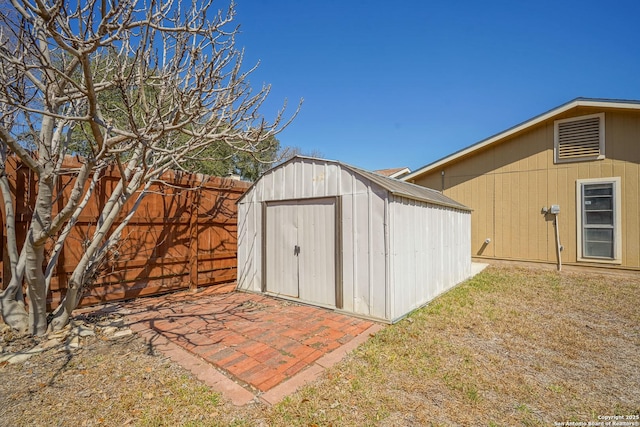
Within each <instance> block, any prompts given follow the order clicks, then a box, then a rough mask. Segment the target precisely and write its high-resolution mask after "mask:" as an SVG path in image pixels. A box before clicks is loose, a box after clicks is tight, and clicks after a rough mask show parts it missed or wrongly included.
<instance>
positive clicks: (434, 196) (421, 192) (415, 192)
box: [237, 156, 471, 211]
mask: <svg viewBox="0 0 640 427" xmlns="http://www.w3.org/2000/svg"><path fill="white" fill-rule="evenodd" d="M299 160H309V161H313V162H319V163H330V164H334V165H339V166H341V167H343V168H345V169H347V170H349V171H351V172H353V173H355V174H356V175H360V176H361V177H363V178H365V179H368V180H369V181H372V182H374V183H376V184H377V185H379V186H380V187H382V188H384V189H385V190H387V191H389V192H390V193H391V194H393V195H395V196H400V197H405V198H408V199H412V200H417V201H421V202H426V203H432V204H434V205H440V206H446V207H450V208H455V209H460V210H464V211H471V209H470V208H469V207H467V206H465V205H463V204H462V203H458V202H456V201H455V200H453V199H451V198H449V197H447V196H445V195H444V194H442V193H440V192H439V191H436V190H432V189H431V188H427V187H422V186H420V185H415V184H411V183H409V182H404V181H400V180H398V179H396V178H389V177H386V176H383V175H379V174H377V173H374V172H370V171H367V170H364V169H360V168H357V167H355V166H351V165H348V164H346V163H342V162H338V161H335V160H326V159H318V158H314V157H307V156H295V157H292V158H291V159H289V160H287V161H286V162H284V163H282V164H280V165H278V166H275V167H274V168H271V169H269V170H268V171H267V172H265V174H266V173H269V172H270V171H273V170H275V169H279V168H282V167H284V166H286V165H288V164H289V163H293V162H295V161H299ZM259 179H262V177H261V178H259ZM259 179H258V180H259ZM256 182H257V181H256ZM255 185H256V183H254V184H253V185H252V186H251V187H249V189H248V190H247V192H246V193H245V194H243V195H242V197H240V198H239V199H238V201H237V203H240V202H241V201H242V199H244V197H245V195H246V194H247V193H249V192H250V191H251V189H252V188H253V187H254V186H255Z"/></svg>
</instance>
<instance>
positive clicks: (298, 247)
mask: <svg viewBox="0 0 640 427" xmlns="http://www.w3.org/2000/svg"><path fill="white" fill-rule="evenodd" d="M293 254H294V255H299V254H300V246H298V245H295V247H294V248H293Z"/></svg>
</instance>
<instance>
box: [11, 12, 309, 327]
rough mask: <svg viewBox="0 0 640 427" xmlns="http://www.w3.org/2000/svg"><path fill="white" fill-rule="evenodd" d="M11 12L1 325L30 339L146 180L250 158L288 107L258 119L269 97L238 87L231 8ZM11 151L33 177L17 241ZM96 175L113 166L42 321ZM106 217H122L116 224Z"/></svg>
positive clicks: (73, 295)
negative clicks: (6, 278)
mask: <svg viewBox="0 0 640 427" xmlns="http://www.w3.org/2000/svg"><path fill="white" fill-rule="evenodd" d="M10 4H11V6H12V7H9V8H4V7H3V8H0V31H1V33H0V41H2V42H3V43H2V47H0V79H1V80H2V85H1V88H0V175H1V176H0V194H1V195H2V199H3V203H4V211H5V224H4V226H5V228H6V230H5V231H6V236H7V252H8V255H9V256H8V258H9V261H10V271H11V280H10V282H9V284H8V285H7V287H6V288H5V290H4V291H3V292H2V294H0V304H1V310H2V316H3V319H4V320H5V322H7V323H8V324H9V325H10V326H12V327H14V328H16V329H19V330H25V331H26V330H27V329H28V331H29V332H30V333H32V334H38V335H41V334H44V333H46V332H47V330H57V329H60V328H62V327H63V326H64V325H66V323H67V322H68V320H69V317H70V315H71V313H72V311H73V310H74V309H75V308H76V306H77V305H78V302H79V300H80V298H81V296H82V289H83V287H84V286H86V284H87V283H89V282H90V280H91V278H92V276H93V275H94V274H95V272H96V271H97V269H98V268H99V266H100V263H101V262H102V260H103V259H104V257H105V254H106V253H107V252H108V251H109V248H111V247H113V245H115V244H116V243H117V242H118V240H119V239H120V238H121V232H122V230H123V228H124V227H125V226H126V224H127V222H128V221H129V219H130V218H131V217H132V215H133V213H134V212H135V209H136V208H137V207H138V206H139V204H140V201H141V199H142V198H143V197H144V196H145V194H146V191H147V190H148V189H149V186H150V184H151V183H152V182H154V181H155V180H158V179H160V177H161V175H162V174H163V173H164V172H166V171H167V170H168V169H184V168H185V166H184V165H188V164H189V162H190V161H192V160H193V159H194V158H198V157H199V156H200V155H201V154H202V153H207V152H210V151H211V150H207V147H209V146H210V145H211V144H220V143H223V144H227V145H228V146H230V147H232V148H233V149H234V150H241V151H245V152H255V151H256V150H258V149H259V146H260V143H261V142H262V141H265V140H267V139H268V138H272V137H273V136H274V135H276V134H277V133H278V132H280V131H281V130H282V129H283V128H284V127H286V125H287V124H288V123H289V122H290V121H291V120H292V119H293V117H295V115H296V113H297V110H296V112H295V113H294V114H292V115H291V118H290V119H288V120H285V119H284V118H283V111H284V108H283V110H282V111H281V112H280V113H278V114H277V116H276V117H275V118H274V119H273V121H272V122H267V121H265V120H264V119H263V118H262V117H261V115H260V114H259V109H260V107H261V105H262V104H263V102H264V100H265V99H266V97H267V95H268V94H269V87H268V86H263V87H262V88H260V90H257V91H255V92H254V91H252V88H251V86H250V85H249V82H248V76H249V75H250V74H251V72H252V71H253V70H254V69H255V67H254V68H251V69H248V70H245V69H244V68H243V67H242V60H243V52H242V51H239V50H238V49H237V48H236V46H235V37H236V34H237V31H238V28H237V27H232V26H231V25H232V20H233V18H234V13H235V12H234V4H233V3H231V4H230V5H229V7H228V8H226V9H225V10H224V11H215V12H214V11H213V9H212V1H211V0H210V1H205V2H188V3H187V4H188V5H189V6H188V7H186V8H185V7H184V5H183V4H182V3H181V2H180V1H179V0H178V1H174V0H167V1H163V0H121V1H117V2H116V1H114V0H100V1H97V0H84V1H74V2H67V1H65V0H57V1H51V0H11V2H10ZM285 106H286V105H285ZM298 108H299V107H298ZM263 145H264V144H263ZM79 152H80V153H82V154H83V163H82V166H81V167H80V168H78V169H77V170H74V171H72V173H73V177H74V181H73V185H72V191H71V195H70V197H68V200H67V201H66V204H65V205H64V206H63V207H62V208H61V209H55V210H54V209H53V202H54V200H55V199H56V197H58V195H57V194H56V181H57V180H58V177H59V176H60V174H61V165H62V160H63V159H64V157H65V155H68V154H75V153H79ZM10 155H15V156H17V157H18V158H19V159H20V161H21V162H22V163H23V164H24V165H26V166H27V167H28V168H29V169H30V170H31V171H32V172H33V174H34V175H35V176H36V179H37V195H36V197H35V204H34V205H33V207H32V211H33V215H32V218H31V222H30V228H29V229H28V232H27V237H26V239H25V240H24V242H17V241H16V232H15V221H14V212H15V209H14V206H13V202H12V197H11V188H10V186H9V182H8V179H7V176H6V173H5V162H6V160H7V157H8V156H10ZM107 166H115V167H117V168H118V169H119V170H120V174H121V179H120V181H119V182H118V184H117V186H116V187H115V189H114V190H113V192H112V193H111V194H110V196H109V198H108V200H107V203H106V205H105V207H104V209H103V211H102V212H101V214H100V216H99V218H97V219H96V227H95V231H94V232H93V235H92V236H91V238H90V240H89V241H88V242H87V244H86V250H85V251H84V254H83V256H82V258H81V260H80V262H79V263H78V265H77V267H76V268H75V270H74V271H73V273H72V274H71V276H70V278H69V280H68V283H67V289H68V291H67V293H66V296H65V298H64V300H63V301H62V304H61V305H60V306H59V307H58V308H57V309H56V310H55V311H54V312H53V313H47V311H46V295H47V289H48V285H49V281H50V279H51V274H52V271H53V269H54V266H55V264H56V259H57V257H58V255H59V253H60V250H61V248H62V246H63V244H64V242H65V239H66V238H67V236H69V234H70V232H71V230H72V229H73V227H74V224H75V223H76V220H77V219H78V217H79V215H80V214H81V213H82V211H83V208H84V207H85V206H86V204H87V200H89V198H90V197H91V194H92V191H93V189H94V188H95V186H96V183H97V181H98V179H99V176H100V172H101V171H102V170H103V169H104V168H106V167H107ZM65 173H69V171H65ZM127 202H130V203H128V204H127ZM125 206H126V208H125ZM129 206H131V207H129ZM123 209H124V210H125V211H124V212H123ZM116 217H120V218H122V217H124V220H123V221H122V222H121V223H119V225H118V226H115V227H114V221H115V219H116ZM46 245H48V248H49V250H45V246H46ZM24 285H26V289H27V294H28V301H29V304H28V311H27V310H26V309H25V304H24V298H23V286H24Z"/></svg>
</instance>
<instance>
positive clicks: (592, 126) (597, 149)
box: [555, 114, 604, 162]
mask: <svg viewBox="0 0 640 427" xmlns="http://www.w3.org/2000/svg"><path fill="white" fill-rule="evenodd" d="M603 128H604V114H595V115H592V116H584V117H578V118H577V119H576V118H572V119H566V120H558V121H556V122H555V136H556V138H555V140H556V141H555V142H556V143H555V148H556V162H558V161H579V160H594V159H601V158H604V129H603Z"/></svg>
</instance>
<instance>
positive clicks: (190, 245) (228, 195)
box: [0, 157, 250, 307]
mask: <svg viewBox="0 0 640 427" xmlns="http://www.w3.org/2000/svg"><path fill="white" fill-rule="evenodd" d="M79 166H80V161H79V160H78V159H77V158H72V157H67V158H66V159H65V162H64V165H63V173H62V174H61V175H60V177H59V180H58V184H57V194H58V197H57V199H56V201H55V205H54V214H55V212H57V210H59V209H61V208H62V207H63V206H64V204H65V203H66V201H67V200H68V197H69V193H70V191H71V186H72V178H73V177H74V176H75V175H74V174H73V171H74V169H77V168H78V167H79ZM6 169H7V171H6V172H7V175H8V177H9V182H10V185H11V189H12V194H13V195H14V203H15V204H14V206H15V210H16V212H15V213H16V215H15V217H16V229H17V230H16V231H17V234H18V245H21V244H22V242H23V241H24V237H25V235H26V232H27V229H28V227H29V221H30V219H31V213H32V211H31V206H33V201H34V200H35V195H36V188H37V187H36V184H37V182H36V179H35V176H34V175H33V173H31V171H30V170H29V169H28V168H27V167H26V166H24V165H22V164H21V163H20V162H19V161H18V160H17V159H16V158H15V157H10V158H9V159H8V161H7V168H6ZM119 179H120V173H119V171H118V170H117V168H110V169H107V170H106V171H105V172H104V173H103V174H102V177H101V179H100V181H99V183H98V185H97V186H96V189H95V190H94V193H93V196H92V198H91V200H90V202H89V204H88V205H87V207H86V208H85V210H84V212H83V213H82V215H81V216H80V217H79V219H78V223H77V224H76V226H75V228H74V230H73V231H72V232H71V234H70V235H69V237H68V238H67V241H66V243H65V245H64V248H63V249H62V253H61V254H60V257H59V259H58V262H57V265H56V268H55V272H54V276H53V278H52V280H51V286H50V290H49V294H48V304H49V306H50V307H55V306H57V305H58V304H59V303H60V301H61V299H62V297H63V296H64V294H65V289H66V284H67V281H68V278H69V277H70V275H71V273H72V271H73V269H74V268H75V266H76V265H77V263H78V261H79V260H80V258H81V256H82V253H83V251H84V249H85V248H86V245H87V243H88V241H89V240H88V239H89V238H90V237H91V236H92V233H93V232H94V231H95V226H96V222H97V219H98V217H99V215H100V212H101V211H102V207H103V206H104V204H105V203H106V201H107V200H108V198H109V195H110V194H111V191H112V189H113V188H115V186H116V185H117V183H118V181H119ZM249 186H250V184H249V183H246V182H242V181H237V180H231V179H224V178H218V177H208V176H203V175H200V174H184V173H177V172H169V173H166V174H165V175H163V176H162V180H161V181H158V182H157V183H154V184H153V185H152V186H151V189H150V191H151V193H150V194H148V195H147V196H146V197H145V198H144V199H143V201H142V203H141V205H140V206H139V208H138V210H137V211H136V213H135V215H134V216H133V218H132V219H131V221H130V222H129V224H128V225H127V226H126V227H125V228H124V231H123V233H122V240H121V241H120V243H119V244H118V245H117V246H116V247H115V248H114V249H113V250H111V251H110V252H109V254H108V256H107V259H106V260H105V263H104V265H103V267H102V268H101V269H100V270H99V272H98V275H97V277H96V279H95V281H94V283H93V284H92V285H91V286H89V287H88V289H87V290H86V292H85V293H84V296H83V298H82V300H81V302H80V305H81V306H87V305H92V304H96V303H101V302H109V301H117V300H123V299H130V298H135V297H138V296H145V295H154V294H159V293H165V292H169V291H175V290H180V289H195V288H197V287H200V286H210V285H216V284H221V283H226V282H231V281H234V280H236V267H237V258H236V255H237V252H236V251H237V215H236V214H237V206H236V204H235V201H236V200H237V199H238V198H239V197H240V196H241V195H242V194H243V193H244V192H245V191H246V189H247V188H248V187H249ZM132 199H135V196H134V197H133V198H132ZM129 203H130V204H131V203H133V200H131V201H130V202H129ZM130 204H129V205H127V206H130ZM127 206H125V209H123V211H122V212H123V215H121V217H120V218H119V220H118V221H116V223H115V224H114V228H115V227H117V226H118V225H119V224H120V221H121V220H122V218H123V217H124V214H125V213H126V212H128V209H126V208H127ZM5 218H6V216H5V212H4V207H2V215H1V217H0V221H2V224H0V225H2V227H1V229H2V234H3V235H2V242H3V244H2V248H0V251H2V257H0V259H1V260H2V261H0V262H2V268H0V272H1V273H2V275H3V277H2V285H3V287H4V286H6V285H7V284H8V282H9V279H10V276H9V275H10V271H9V268H8V264H9V263H8V261H9V260H8V255H7V252H6V236H5V235H4V233H5V229H4V221H5ZM50 245H51V246H53V241H51V242H50ZM18 249H21V248H20V247H19V248H18Z"/></svg>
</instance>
